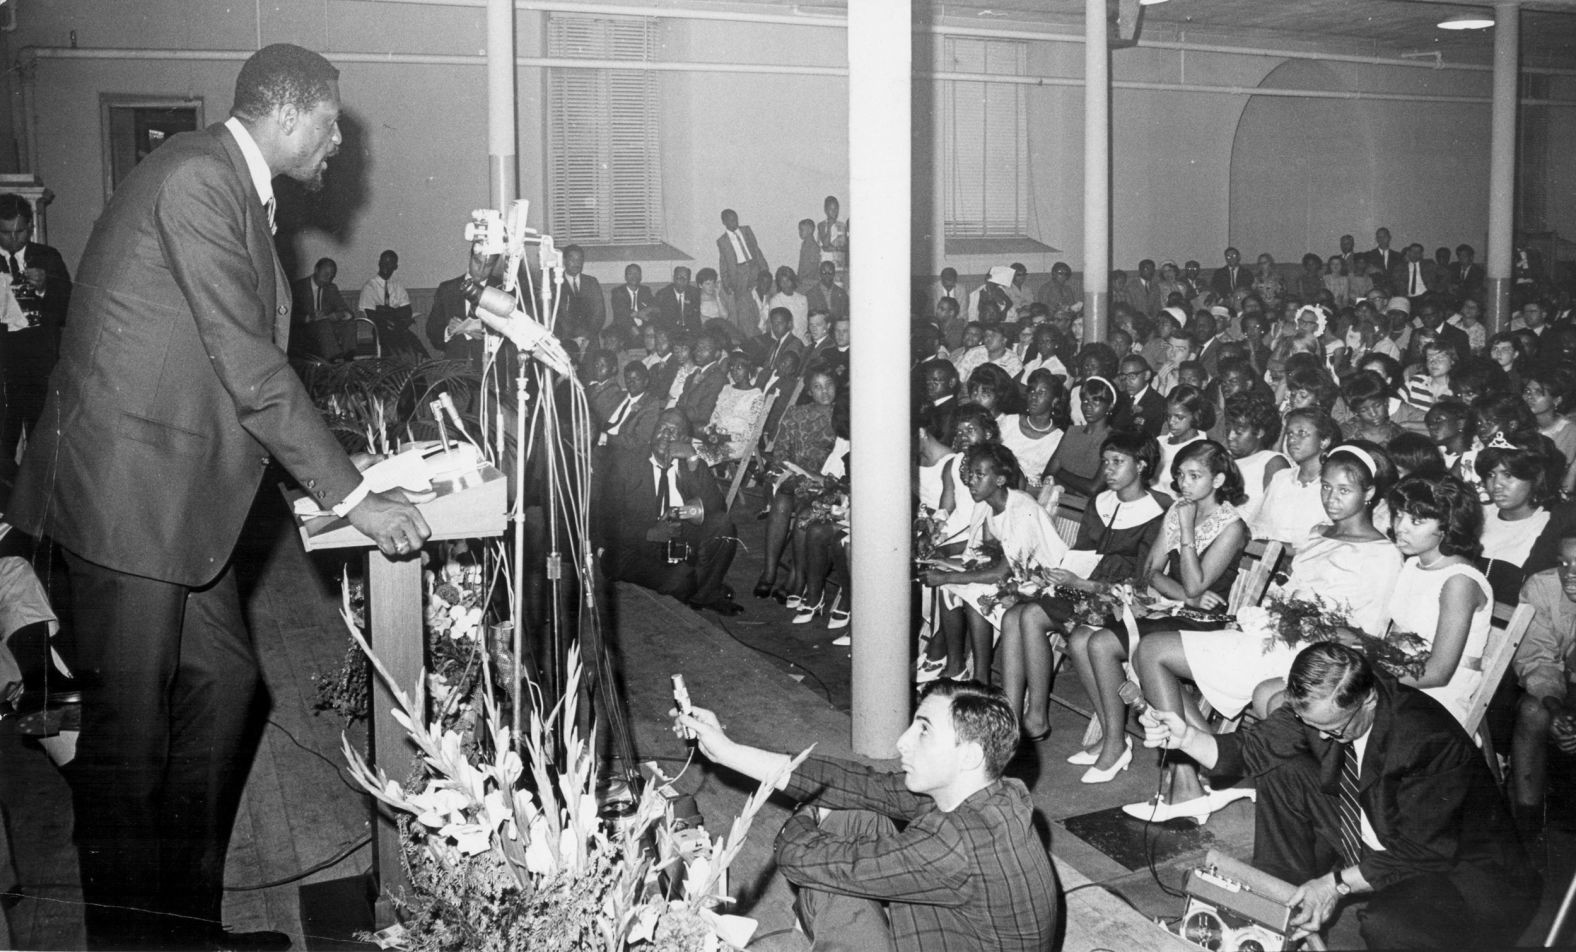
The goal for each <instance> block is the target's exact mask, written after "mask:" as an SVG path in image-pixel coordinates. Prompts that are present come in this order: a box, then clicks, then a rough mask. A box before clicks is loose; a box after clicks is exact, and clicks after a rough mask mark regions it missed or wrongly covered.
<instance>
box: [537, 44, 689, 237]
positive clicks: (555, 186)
mask: <svg viewBox="0 0 1576 952" xmlns="http://www.w3.org/2000/svg"><path fill="white" fill-rule="evenodd" d="M656 47H657V29H656V25H655V21H653V20H650V19H643V18H626V17H589V16H560V15H557V14H554V15H552V16H550V17H549V19H548V21H547V55H548V56H549V57H553V58H555V59H568V58H578V59H592V60H626V61H629V62H632V63H646V62H651V61H652V60H653V59H655V54H656ZM547 86H548V98H547V101H548V109H549V110H550V114H549V116H548V120H547V129H548V132H547V153H548V156H549V159H548V175H549V180H548V201H549V208H548V228H549V230H550V231H551V232H552V234H553V237H554V238H556V239H557V240H558V243H559V245H560V246H562V245H566V244H569V243H570V242H578V243H580V244H592V245H595V244H615V243H616V244H645V243H651V242H660V241H661V237H662V236H661V232H662V162H661V150H660V148H659V132H658V126H657V106H658V102H659V95H660V89H659V79H658V75H657V74H656V73H654V72H652V71H649V70H643V69H628V70H625V69H601V68H589V69H576V68H569V67H559V66H555V67H551V68H549V69H548V71H547Z"/></svg>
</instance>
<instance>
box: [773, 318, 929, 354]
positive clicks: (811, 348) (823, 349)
mask: <svg viewBox="0 0 1576 952" xmlns="http://www.w3.org/2000/svg"><path fill="white" fill-rule="evenodd" d="M769 316H770V315H768V317H769ZM805 321H806V326H808V327H809V329H810V330H809V334H810V336H809V337H808V338H806V339H805V347H804V358H803V359H802V360H801V361H800V363H802V364H805V365H809V364H812V363H815V362H817V361H819V360H822V359H824V358H825V357H826V355H828V354H830V353H831V352H832V350H833V349H835V348H836V347H837V341H836V338H834V337H833V336H832V323H833V322H832V317H831V315H829V314H827V313H826V312H825V311H822V310H818V309H816V308H811V309H810V316H809V317H807V318H805ZM795 339H796V340H797V338H795ZM931 353H933V351H928V352H927V353H926V356H927V357H928V356H930V354H931Z"/></svg>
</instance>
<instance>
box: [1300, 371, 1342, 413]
mask: <svg viewBox="0 0 1576 952" xmlns="http://www.w3.org/2000/svg"><path fill="white" fill-rule="evenodd" d="M1293 390H1306V391H1308V392H1309V393H1311V394H1313V402H1314V403H1316V404H1318V406H1319V408H1320V409H1321V410H1324V411H1325V412H1326V413H1328V412H1329V410H1330V408H1331V407H1333V406H1335V398H1336V397H1339V396H1340V395H1341V391H1340V388H1339V387H1337V386H1336V385H1335V381H1333V380H1331V379H1330V375H1329V374H1328V373H1325V371H1324V370H1323V368H1319V367H1291V368H1288V369H1287V370H1286V392H1287V393H1290V392H1292V391H1293Z"/></svg>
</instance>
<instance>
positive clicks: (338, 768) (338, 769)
mask: <svg viewBox="0 0 1576 952" xmlns="http://www.w3.org/2000/svg"><path fill="white" fill-rule="evenodd" d="M268 723H269V725H270V726H272V727H276V728H278V729H279V732H280V733H281V734H284V735H285V737H287V738H289V740H290V743H292V744H294V745H296V746H297V747H299V748H301V749H302V750H304V751H306V752H307V753H309V754H311V755H312V756H313V757H316V758H317V759H318V760H321V761H322V762H323V763H325V764H328V766H329V767H331V768H333V771H334V776H335V777H337V778H339V782H340V783H342V784H344V785H345V786H346V787H348V788H349V789H350V790H351V791H352V792H354V793H358V794H360V795H362V796H369V794H368V793H367V792H366V791H365V790H363V789H361V788H360V787H359V786H357V785H355V784H353V783H351V782H350V781H349V780H346V779H345V775H344V773H343V772H342V771H343V770H344V768H345V765H344V764H339V763H335V762H334V761H332V760H330V759H328V758H327V757H325V756H323V753H322V752H321V751H317V750H313V749H312V748H310V747H308V746H307V745H305V744H303V743H301V741H300V740H299V739H298V738H297V737H296V735H294V734H292V733H291V732H290V728H288V727H286V726H284V725H283V724H281V723H279V722H278V721H276V720H274V719H273V718H271V717H270V718H269V719H268Z"/></svg>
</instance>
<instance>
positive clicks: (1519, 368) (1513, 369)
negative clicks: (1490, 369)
mask: <svg viewBox="0 0 1576 952" xmlns="http://www.w3.org/2000/svg"><path fill="white" fill-rule="evenodd" d="M1488 358H1489V360H1490V361H1492V362H1493V363H1494V365H1495V366H1496V367H1498V368H1499V369H1500V370H1502V371H1504V373H1505V376H1506V377H1507V378H1508V379H1509V384H1508V387H1507V389H1508V390H1509V392H1511V393H1518V394H1519V393H1521V374H1522V372H1523V371H1525V370H1526V369H1527V366H1528V365H1529V364H1530V363H1531V362H1532V361H1531V359H1530V358H1529V357H1528V356H1527V349H1526V346H1525V345H1524V344H1523V343H1522V342H1521V338H1520V337H1518V336H1516V335H1515V334H1512V333H1511V332H1509V331H1504V332H1501V333H1498V334H1495V335H1494V336H1493V337H1490V338H1489V339H1488Z"/></svg>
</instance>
